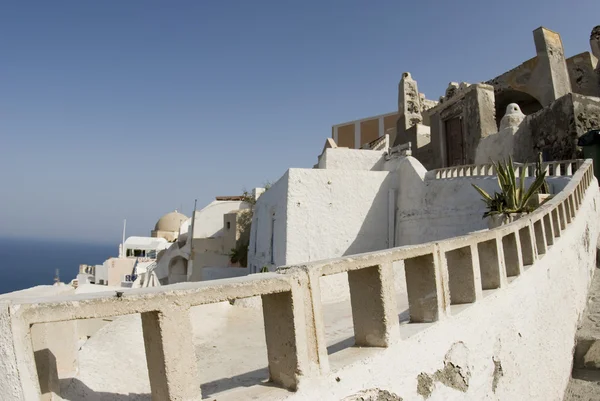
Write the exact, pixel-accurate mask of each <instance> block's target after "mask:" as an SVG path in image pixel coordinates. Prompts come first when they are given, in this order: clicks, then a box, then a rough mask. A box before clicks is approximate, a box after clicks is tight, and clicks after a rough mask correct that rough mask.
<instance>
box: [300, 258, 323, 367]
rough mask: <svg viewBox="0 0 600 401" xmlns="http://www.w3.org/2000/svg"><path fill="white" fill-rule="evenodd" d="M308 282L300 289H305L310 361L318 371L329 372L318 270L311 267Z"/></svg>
mask: <svg viewBox="0 0 600 401" xmlns="http://www.w3.org/2000/svg"><path fill="white" fill-rule="evenodd" d="M306 277H307V282H306V283H305V285H300V286H299V289H300V290H302V291H304V294H305V298H304V299H305V302H307V303H306V304H305V306H304V313H305V316H306V317H305V324H306V330H307V333H309V334H308V335H307V338H308V339H307V343H308V348H307V349H308V358H309V363H313V362H314V363H315V364H317V365H318V366H316V373H317V374H319V373H320V374H325V373H327V372H329V357H328V355H327V342H326V340H325V320H324V319H323V308H322V304H321V280H320V278H321V276H320V274H318V272H317V271H315V270H312V269H309V270H308V271H307V272H306ZM311 333H312V335H311Z"/></svg>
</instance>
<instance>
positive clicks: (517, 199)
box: [471, 157, 546, 218]
mask: <svg viewBox="0 0 600 401" xmlns="http://www.w3.org/2000/svg"><path fill="white" fill-rule="evenodd" d="M492 163H493V164H494V168H495V169H496V174H497V176H498V184H499V185H500V191H501V192H499V193H498V192H495V193H494V195H493V196H492V195H490V194H488V193H487V192H486V191H484V190H483V189H481V188H480V187H478V186H477V185H475V184H471V185H473V187H474V188H475V189H476V190H477V192H479V194H480V195H481V197H482V200H483V201H484V202H485V204H486V206H487V209H488V210H487V211H486V212H485V213H484V214H483V218H486V217H488V216H493V215H498V214H507V215H508V214H511V213H529V212H531V211H532V210H533V209H534V208H533V207H532V206H529V205H528V204H529V200H530V199H531V197H532V196H533V195H535V194H536V193H537V192H538V191H539V190H540V188H542V187H543V185H544V184H545V182H546V181H545V179H546V172H545V171H541V169H540V171H539V172H538V171H537V170H536V177H535V180H534V182H533V184H531V186H530V187H529V188H528V189H525V170H526V169H524V168H523V169H521V176H520V177H519V181H518V183H517V178H516V177H515V167H514V164H513V160H512V157H509V159H508V163H507V162H506V161H505V162H502V163H501V162H497V163H494V162H492Z"/></svg>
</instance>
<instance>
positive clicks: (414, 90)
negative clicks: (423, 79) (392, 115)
mask: <svg viewBox="0 0 600 401" xmlns="http://www.w3.org/2000/svg"><path fill="white" fill-rule="evenodd" d="M422 122H423V117H422V116H421V99H420V98H419V88H418V87H417V81H415V80H414V79H412V77H411V76H410V73H409V72H405V73H404V74H402V79H401V80H400V83H399V84H398V123H397V124H396V133H397V135H400V134H402V133H403V132H405V131H406V130H407V129H409V128H410V127H412V126H413V125H416V124H420V123H422Z"/></svg>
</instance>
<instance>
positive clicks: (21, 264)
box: [0, 237, 118, 294]
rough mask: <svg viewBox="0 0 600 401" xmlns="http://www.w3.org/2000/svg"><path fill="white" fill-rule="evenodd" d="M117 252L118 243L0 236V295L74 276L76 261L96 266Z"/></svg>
mask: <svg viewBox="0 0 600 401" xmlns="http://www.w3.org/2000/svg"><path fill="white" fill-rule="evenodd" d="M117 254H118V244H108V243H100V242H98V243H83V242H76V241H69V240H60V239H51V238H48V239H45V238H11V237H0V294H5V293H7V292H12V291H18V290H23V289H25V288H30V287H34V286H36V285H52V284H53V283H54V275H55V271H56V269H59V276H60V281H62V282H63V283H69V282H70V281H71V280H72V279H74V278H76V276H77V273H78V272H79V265H80V264H87V265H96V264H101V263H103V262H104V261H105V260H106V259H108V258H109V257H111V256H112V257H115V256H117Z"/></svg>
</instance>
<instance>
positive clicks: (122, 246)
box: [121, 219, 127, 256]
mask: <svg viewBox="0 0 600 401" xmlns="http://www.w3.org/2000/svg"><path fill="white" fill-rule="evenodd" d="M126 228H127V219H123V242H121V249H122V251H121V252H123V253H125V229H126ZM123 256H124V255H123Z"/></svg>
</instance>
